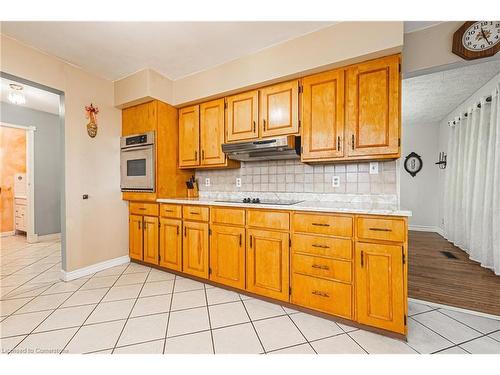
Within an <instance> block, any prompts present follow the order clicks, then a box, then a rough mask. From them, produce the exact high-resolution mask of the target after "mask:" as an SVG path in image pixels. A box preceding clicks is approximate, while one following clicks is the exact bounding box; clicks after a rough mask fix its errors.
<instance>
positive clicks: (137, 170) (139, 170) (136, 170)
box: [127, 159, 146, 177]
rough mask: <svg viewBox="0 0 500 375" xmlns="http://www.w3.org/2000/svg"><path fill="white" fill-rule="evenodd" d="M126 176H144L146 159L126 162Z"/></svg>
mask: <svg viewBox="0 0 500 375" xmlns="http://www.w3.org/2000/svg"><path fill="white" fill-rule="evenodd" d="M127 176H129V177H132V176H146V159H129V160H127Z"/></svg>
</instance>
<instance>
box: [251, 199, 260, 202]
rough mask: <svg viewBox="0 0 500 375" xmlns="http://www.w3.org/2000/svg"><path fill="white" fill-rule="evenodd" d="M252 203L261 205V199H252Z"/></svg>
mask: <svg viewBox="0 0 500 375" xmlns="http://www.w3.org/2000/svg"><path fill="white" fill-rule="evenodd" d="M252 203H260V199H259V198H254V199H252Z"/></svg>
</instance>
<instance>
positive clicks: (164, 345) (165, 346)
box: [113, 275, 177, 354]
mask: <svg viewBox="0 0 500 375" xmlns="http://www.w3.org/2000/svg"><path fill="white" fill-rule="evenodd" d="M176 280H177V275H175V276H174V283H173V284H172V294H171V295H170V305H169V306H168V317H167V326H166V327H165V337H164V338H163V350H162V353H163V354H165V349H166V348H167V334H168V326H169V324H170V314H171V311H172V303H173V302H174V293H175V282H176ZM113 351H114V350H113Z"/></svg>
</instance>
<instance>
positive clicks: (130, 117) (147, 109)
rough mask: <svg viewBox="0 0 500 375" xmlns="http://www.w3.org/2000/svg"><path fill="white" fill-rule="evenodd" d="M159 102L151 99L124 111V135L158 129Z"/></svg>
mask: <svg viewBox="0 0 500 375" xmlns="http://www.w3.org/2000/svg"><path fill="white" fill-rule="evenodd" d="M157 121H158V120H157V102H156V101H151V102H148V103H144V104H139V105H136V106H133V107H129V108H125V109H124V110H123V111H122V136H126V135H133V134H141V133H146V132H149V131H151V130H156V124H157Z"/></svg>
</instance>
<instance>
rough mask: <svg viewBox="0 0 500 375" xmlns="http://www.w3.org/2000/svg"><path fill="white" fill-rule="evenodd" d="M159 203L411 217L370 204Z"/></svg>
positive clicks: (204, 200) (390, 206)
mask: <svg viewBox="0 0 500 375" xmlns="http://www.w3.org/2000/svg"><path fill="white" fill-rule="evenodd" d="M156 201H157V202H158V203H171V204H193V205H204V206H226V207H244V208H266V209H271V210H290V211H313V212H330V213H349V214H366V215H387V216H407V217H408V216H411V211H407V210H401V209H399V208H397V207H395V205H393V204H387V203H369V202H332V201H302V202H300V203H296V204H292V205H277V204H255V203H243V202H241V203H229V202H221V201H219V200H217V199H207V198H178V199H176V198H168V199H157V200H156Z"/></svg>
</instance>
